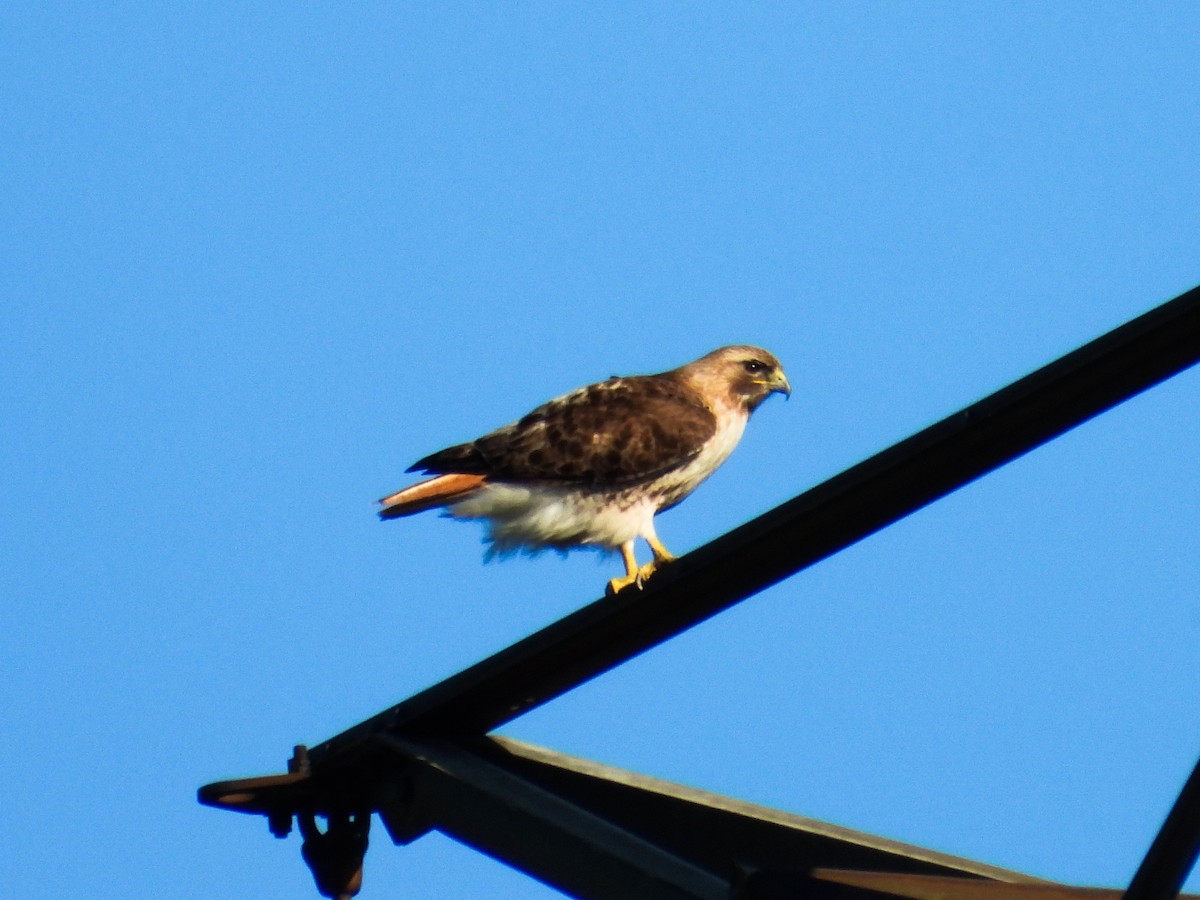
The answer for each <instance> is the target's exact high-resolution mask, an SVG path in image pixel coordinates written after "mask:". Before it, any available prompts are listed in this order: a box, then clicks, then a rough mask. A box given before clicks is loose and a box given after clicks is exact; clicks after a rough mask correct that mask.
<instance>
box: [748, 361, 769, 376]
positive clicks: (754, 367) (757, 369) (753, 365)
mask: <svg viewBox="0 0 1200 900" xmlns="http://www.w3.org/2000/svg"><path fill="white" fill-rule="evenodd" d="M742 368H743V369H745V370H746V371H747V372H749V373H750V374H751V375H758V374H760V373H762V372H765V371H767V364H766V363H762V362H759V361H758V360H757V359H748V360H746V361H745V362H744V363H742Z"/></svg>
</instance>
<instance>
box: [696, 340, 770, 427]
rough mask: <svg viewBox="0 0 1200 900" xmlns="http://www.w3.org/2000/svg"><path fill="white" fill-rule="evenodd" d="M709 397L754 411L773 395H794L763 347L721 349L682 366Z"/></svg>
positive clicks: (738, 346) (741, 346)
mask: <svg viewBox="0 0 1200 900" xmlns="http://www.w3.org/2000/svg"><path fill="white" fill-rule="evenodd" d="M683 369H684V371H685V372H686V373H687V375H688V376H689V377H690V378H691V379H693V380H694V381H695V382H696V383H697V385H698V386H701V387H702V389H703V390H704V391H705V393H706V394H708V395H710V396H713V395H715V396H719V397H721V398H722V399H723V400H724V401H725V402H726V403H728V404H729V405H730V406H735V407H736V406H741V407H744V408H745V409H746V410H748V411H749V412H753V411H754V410H755V409H757V408H758V405H759V404H760V403H762V402H763V401H764V400H766V399H767V397H769V396H771V394H775V393H779V394H783V395H784V396H785V397H790V396H791V395H792V386H791V385H790V384H789V383H788V380H787V376H786V375H784V374H783V366H782V365H781V364H780V362H779V360H778V359H776V358H775V355H774V354H772V353H769V352H767V351H766V350H763V349H762V348H761V347H750V346H747V345H737V346H734V347H722V348H720V349H719V350H714V351H713V352H712V353H709V354H708V355H707V356H702V357H700V358H699V359H698V360H696V361H695V362H693V363H688V364H687V365H686V366H684V367H683Z"/></svg>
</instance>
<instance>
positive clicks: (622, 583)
mask: <svg viewBox="0 0 1200 900" xmlns="http://www.w3.org/2000/svg"><path fill="white" fill-rule="evenodd" d="M631 584H636V585H637V586H638V590H641V587H642V576H641V573H640V572H635V573H634V574H633V575H623V576H622V577H620V578H614V579H613V580H612V581H610V582H609V583H608V585H607V586H606V587H605V588H604V596H606V597H615V596H617V594H619V593H621V591H623V590H625V588H627V587H629V586H630V585H631Z"/></svg>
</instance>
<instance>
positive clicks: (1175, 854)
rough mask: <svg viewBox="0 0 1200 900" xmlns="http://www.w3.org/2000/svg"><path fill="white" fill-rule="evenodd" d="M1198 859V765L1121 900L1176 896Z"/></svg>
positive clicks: (1199, 773)
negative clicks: (1123, 898)
mask: <svg viewBox="0 0 1200 900" xmlns="http://www.w3.org/2000/svg"><path fill="white" fill-rule="evenodd" d="M1198 856H1200V762H1197V763H1196V768H1194V769H1192V774H1191V775H1190V776H1189V777H1188V780H1187V781H1186V782H1185V783H1184V785H1183V790H1182V791H1180V792H1179V797H1178V799H1177V800H1176V801H1175V805H1174V806H1172V807H1171V811H1170V812H1169V813H1168V814H1167V818H1166V821H1165V822H1163V826H1162V828H1161V829H1159V832H1158V836H1157V837H1155V839H1154V843H1152V844H1151V845H1150V849H1149V850H1148V851H1147V852H1146V858H1145V859H1143V860H1142V864H1141V865H1140V866H1139V867H1138V870H1137V872H1136V873H1134V876H1133V880H1132V881H1130V882H1129V889H1128V890H1126V891H1125V900H1168V898H1171V897H1174V896H1175V895H1176V894H1178V893H1179V890H1180V888H1182V887H1183V883H1184V881H1186V880H1187V877H1188V873H1190V872H1191V871H1192V867H1193V866H1195V865H1196V858H1197V857H1198Z"/></svg>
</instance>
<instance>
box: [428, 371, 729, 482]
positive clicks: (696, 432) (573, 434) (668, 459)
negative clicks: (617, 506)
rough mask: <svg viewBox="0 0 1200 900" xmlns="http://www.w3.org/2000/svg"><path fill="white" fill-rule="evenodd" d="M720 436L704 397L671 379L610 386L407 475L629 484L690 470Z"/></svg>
mask: <svg viewBox="0 0 1200 900" xmlns="http://www.w3.org/2000/svg"><path fill="white" fill-rule="evenodd" d="M716 429H717V421H716V417H715V416H714V415H713V413H712V412H711V411H710V410H709V409H708V407H707V406H705V404H704V401H703V400H702V399H701V397H700V395H699V394H698V393H696V391H695V390H693V389H692V388H691V387H689V386H688V385H687V384H685V383H683V382H682V381H681V380H680V379H678V378H677V377H675V375H674V373H670V372H668V373H664V374H662V375H640V376H635V377H631V378H610V379H609V380H608V381H602V382H600V383H599V384H593V385H589V386H588V387H585V388H580V389H579V390H577V391H572V392H571V393H569V394H565V395H563V396H562V397H559V398H557V399H555V400H551V401H550V402H549V403H546V404H544V405H542V406H539V407H538V408H537V409H535V410H534V411H533V412H531V413H530V414H529V415H527V416H525V417H524V418H523V419H521V420H520V421H519V422H514V423H513V424H511V425H506V426H505V427H503V428H500V429H498V430H496V431H493V432H492V433H491V434H487V435H484V436H483V437H481V438H479V440H477V441H472V442H471V443H469V444H459V445H458V446H456V447H449V448H447V449H445V450H442V451H441V452H439V453H434V454H433V455H432V456H427V457H425V458H424V459H422V460H421V461H420V462H418V463H417V464H416V465H414V466H413V467H412V468H411V469H409V471H410V472H412V471H422V472H426V473H430V474H443V473H450V472H456V473H464V474H477V475H486V476H488V477H489V478H491V479H495V480H497V481H564V482H575V483H584V484H593V485H609V484H627V483H630V482H636V481H641V480H643V479H646V478H650V477H653V476H655V475H659V474H661V473H663V472H665V471H667V470H669V469H672V468H674V467H675V466H678V465H681V464H682V463H684V462H687V461H688V460H689V459H691V458H692V457H694V456H695V455H696V454H698V453H699V452H700V449H701V448H702V447H703V446H704V443H705V442H706V441H707V440H708V439H709V438H711V437H712V436H713V434H714V433H715V432H716Z"/></svg>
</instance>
